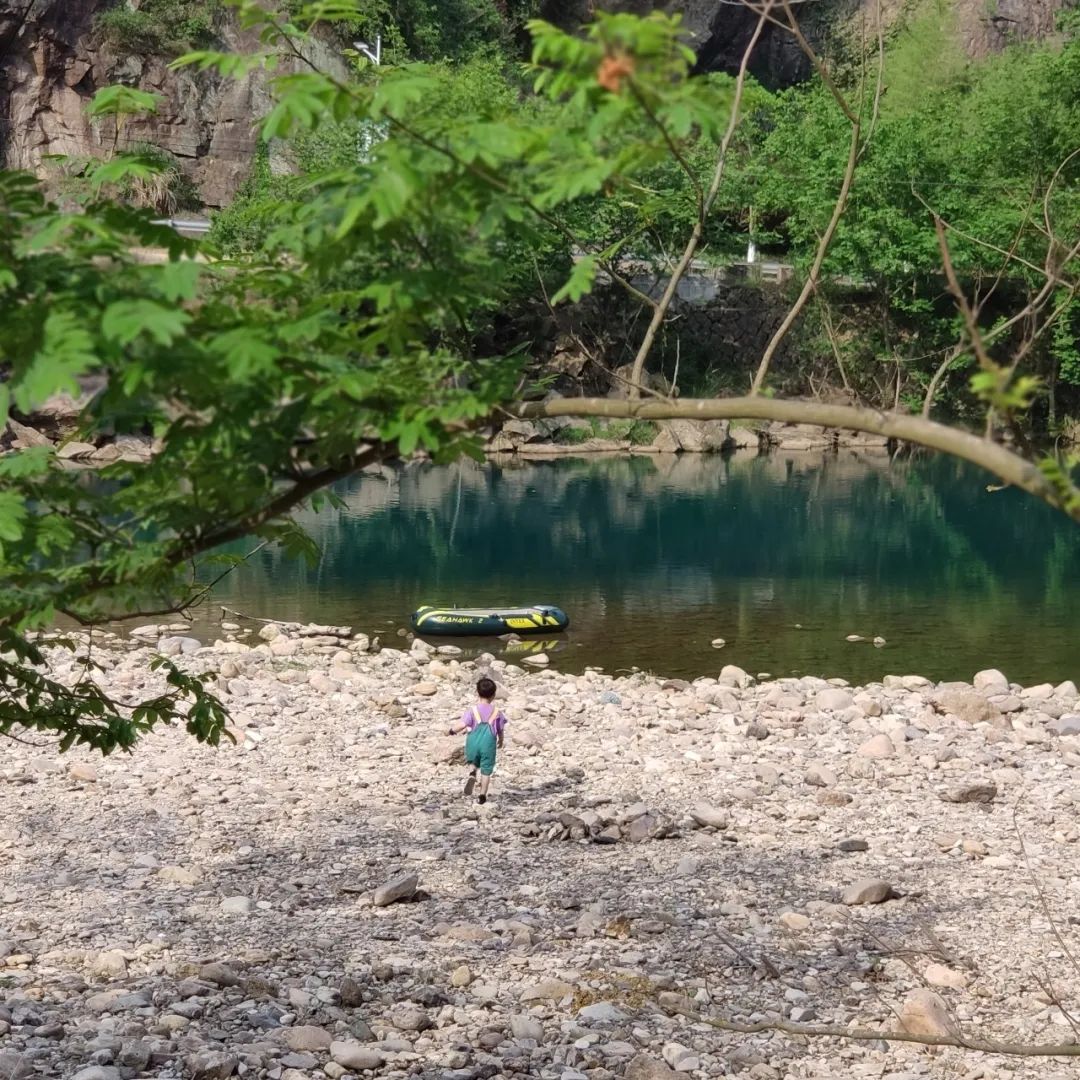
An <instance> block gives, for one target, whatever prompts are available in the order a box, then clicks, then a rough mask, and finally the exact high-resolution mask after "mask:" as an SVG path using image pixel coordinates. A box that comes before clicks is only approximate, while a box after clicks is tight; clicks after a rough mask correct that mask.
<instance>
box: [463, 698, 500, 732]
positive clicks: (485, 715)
mask: <svg viewBox="0 0 1080 1080" xmlns="http://www.w3.org/2000/svg"><path fill="white" fill-rule="evenodd" d="M473 710H476V711H477V712H479V713H480V722H481V723H482V724H490V725H491V730H492V731H494V732H495V734H496V735H501V734H502V733H503V730H504V729H505V728H506V717H505V716H503V714H502V713H501V712H500V711H499V710H498V709H497V708H496V707H495V706H494V705H492V704H490V703H489V702H486V701H481V702H479V703H477V704H476V705H470V706H469V708H467V709H466V710H465V711H464V712H463V713H462V714H461V722H462V723H463V724H464V725H465V730H466V731H472V729H473V728H474V727H476V712H474V711H473Z"/></svg>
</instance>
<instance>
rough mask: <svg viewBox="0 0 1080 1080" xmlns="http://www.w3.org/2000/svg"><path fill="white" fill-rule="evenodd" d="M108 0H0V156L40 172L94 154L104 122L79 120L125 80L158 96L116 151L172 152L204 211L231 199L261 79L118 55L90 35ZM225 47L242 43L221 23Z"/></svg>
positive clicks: (102, 141) (261, 101)
mask: <svg viewBox="0 0 1080 1080" xmlns="http://www.w3.org/2000/svg"><path fill="white" fill-rule="evenodd" d="M106 6H107V2H106V0H0V118H2V120H0V134H2V135H3V139H2V140H0V160H2V162H3V164H4V166H5V167H7V168H15V169H30V170H38V169H40V166H41V162H42V159H43V158H44V157H45V156H46V155H49V154H70V155H74V156H79V155H88V154H96V153H99V152H101V151H102V150H103V149H106V148H109V147H111V146H112V145H113V138H114V132H113V129H112V126H111V125H106V126H96V125H93V124H91V122H90V121H89V120H88V119H87V117H86V105H87V103H88V102H89V100H90V98H91V97H92V96H93V94H94V92H95V91H96V90H98V89H100V88H101V87H103V86H107V85H109V84H111V83H116V82H122V83H126V84H129V85H134V86H138V87H140V88H142V89H145V90H152V91H154V92H155V93H158V94H160V95H161V96H162V103H161V106H160V108H159V110H158V113H157V115H155V116H154V117H152V118H148V119H146V120H133V121H131V122H129V123H128V124H127V125H125V127H124V130H123V132H122V135H121V140H120V142H121V145H124V144H127V145H130V144H132V143H139V142H146V143H152V144H154V145H155V146H159V147H161V148H162V149H165V150H168V151H169V152H170V153H172V154H173V155H175V156H176V158H177V159H178V161H179V162H180V164H181V166H182V167H183V169H184V171H185V172H186V173H188V175H190V177H191V178H192V179H193V180H194V181H195V183H196V185H197V186H198V188H199V191H200V193H201V195H202V198H203V200H204V202H205V203H206V204H207V205H208V206H221V205H223V204H225V203H226V202H228V201H229V200H230V199H231V198H232V196H233V194H234V193H235V191H236V188H237V186H238V185H239V184H240V182H241V181H242V180H243V179H244V178H245V177H246V176H247V175H248V172H249V170H250V167H251V158H252V154H253V153H254V150H255V138H254V135H253V133H252V122H253V121H254V120H255V119H257V118H258V117H259V116H260V115H261V114H262V113H263V112H264V111H265V109H266V105H267V98H266V93H265V90H264V89H263V86H262V84H261V81H260V80H259V79H258V78H255V77H253V78H249V79H245V80H241V81H238V82H237V81H232V80H229V81H222V80H219V79H217V78H215V77H214V76H208V75H194V74H191V73H187V72H179V73H177V72H171V71H169V70H168V67H167V62H166V60H165V59H164V58H162V57H147V56H118V55H116V54H115V53H114V52H112V51H110V50H109V49H108V47H106V46H105V45H104V44H103V43H102V42H101V41H100V39H99V37H98V36H97V35H96V34H95V33H94V18H95V16H96V15H97V14H98V13H99V12H100V11H101V10H102V9H103V8H104V7H106ZM223 34H224V37H225V42H226V45H227V46H233V47H238V46H240V45H242V44H243V41H242V39H241V38H240V37H239V36H238V35H236V34H235V33H233V32H232V31H231V30H230V29H229V28H228V27H226V28H225V29H224V31H223Z"/></svg>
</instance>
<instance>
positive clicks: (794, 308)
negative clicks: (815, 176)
mask: <svg viewBox="0 0 1080 1080" xmlns="http://www.w3.org/2000/svg"><path fill="white" fill-rule="evenodd" d="M861 130H862V125H861V124H860V122H859V120H858V119H856V120H854V121H853V122H852V125H851V145H850V147H849V149H848V160H847V166H846V167H845V169H844V180H843V183H842V184H841V185H840V194H839V195H838V196H837V197H836V204H835V205H834V206H833V212H832V217H831V218H830V219H829V224H828V226H827V227H826V229H825V232H824V233H823V234H822V237H821V240H820V241H819V242H818V246H817V252H816V253H815V255H814V261H813V263H812V264H811V266H810V273H809V274H807V276H806V281H805V282H804V283H803V287H802V290H801V291H800V293H799V295H798V298H797V299H796V301H795V303H794V304H792V305H791V309H790V310H789V311H788V313H787V315H785V316H784V321H783V322H782V323H781V324H780V325H779V326H778V327H777V328H776V333H774V334H773V336H772V337H771V338H770V339H769V344H768V345H766V346H765V352H764V353H762V356H761V363H760V364H758V368H757V371H756V373H755V374H754V381H753V383H751V385H750V393H751V394H757V393H759V392H760V390H761V387H762V384H763V383H764V382H765V376H766V375H768V373H769V366H770V365H771V364H772V361H773V357H774V356H776V353H777V350H778V349H779V348H780V345H781V343H782V342H783V340H784V338H785V337H787V335H788V331H790V330H791V328H792V327H793V326H794V325H795V320H796V319H798V317H799V316H800V315H801V314H802V310H803V308H804V307H806V302H807V301H808V300H809V299H810V296H811V295H812V294H813V292H814V290H815V289H816V288H817V283H818V278H819V277H820V276H821V267H822V265H823V264H824V262H825V256H826V255H827V254H828V253H829V245H830V244H831V243H832V239H833V237H834V236H835V235H836V230H837V227H838V226H839V224H840V218H841V217H843V214H844V211H845V210H846V209H847V202H848V196H849V195H850V193H851V184H852V182H853V181H854V179H855V167H856V166H857V165H858V164H859V136H860V132H861Z"/></svg>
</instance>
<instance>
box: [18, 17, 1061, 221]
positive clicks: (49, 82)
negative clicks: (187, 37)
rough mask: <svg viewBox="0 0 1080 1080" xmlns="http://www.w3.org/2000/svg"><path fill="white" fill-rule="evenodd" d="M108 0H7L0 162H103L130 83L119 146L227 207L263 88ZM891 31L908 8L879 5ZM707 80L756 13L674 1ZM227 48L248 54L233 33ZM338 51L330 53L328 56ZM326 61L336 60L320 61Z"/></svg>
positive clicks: (993, 39)
mask: <svg viewBox="0 0 1080 1080" xmlns="http://www.w3.org/2000/svg"><path fill="white" fill-rule="evenodd" d="M660 2H661V0H549V2H548V3H547V4H546V5H545V7H544V11H543V13H544V15H545V16H546V17H548V18H550V19H553V20H555V21H557V22H559V23H560V24H562V25H564V26H574V25H577V24H579V23H581V22H582V21H584V20H585V19H587V18H588V17H589V15H590V14H591V13H592V12H593V11H594V10H595V9H597V8H601V7H606V8H618V9H621V10H631V11H637V12H645V11H648V10H650V9H651V8H653V7H654V6H657V4H659V3H660ZM878 2H879V0H816V2H814V3H812V4H806V5H805V6H803V7H802V8H801V9H800V17H801V18H802V19H803V21H804V28H805V30H806V33H807V35H808V36H809V37H810V38H811V40H813V41H814V42H815V44H818V45H825V44H826V43H827V42H828V40H829V38H830V35H833V34H836V33H843V32H844V30H845V27H851V26H854V25H855V24H856V22H857V20H858V19H859V18H860V16H861V15H862V14H867V13H870V14H872V13H873V12H874V11H875V10H876V8H877V4H878ZM948 2H949V4H950V5H951V6H952V8H953V9H954V10H955V12H956V24H957V29H958V33H959V34H960V38H961V41H962V43H963V45H964V47H965V49H966V50H967V51H968V52H969V53H970V54H971V55H972V56H979V55H985V54H986V53H988V52H991V51H993V50H995V49H999V48H1001V47H1002V46H1003V45H1005V44H1006V43H1008V42H1009V41H1014V40H1018V39H1030V38H1037V37H1040V36H1044V35H1046V34H1048V33H1050V32H1051V31H1052V29H1053V25H1054V18H1055V16H1056V14H1057V12H1058V11H1060V10H1061V9H1062V8H1064V7H1068V6H1070V5H1072V4H1074V3H1075V0H994V3H993V4H989V3H987V0H948ZM108 3H109V0H0V163H2V164H3V165H5V166H6V167H8V168H21V169H30V170H40V168H41V163H42V160H43V159H44V158H45V157H47V156H48V155H52V154H69V155H73V156H80V155H88V154H94V153H99V152H101V151H102V150H103V149H106V148H109V147H111V146H112V143H113V137H114V133H113V131H112V129H111V127H105V128H97V127H95V126H94V125H92V124H91V123H90V122H89V120H88V119H87V118H86V114H85V109H86V104H87V102H88V101H89V100H90V98H91V96H92V95H93V93H94V92H95V91H96V90H98V89H100V88H101V87H102V86H107V85H109V84H110V83H114V82H123V83H127V84H130V85H135V86H139V87H140V88H142V89H146V90H152V91H154V92H156V93H158V94H160V95H161V96H162V99H163V100H162V104H161V107H160V109H159V112H158V114H157V115H156V116H155V117H153V118H150V119H147V120H139V121H132V122H130V123H129V124H128V125H126V127H125V129H124V131H123V134H122V143H126V144H131V143H138V142H148V143H152V144H154V145H156V146H159V147H161V148H163V149H165V150H168V151H169V152H170V153H172V154H173V155H175V156H176V158H177V159H178V161H179V163H180V165H181V167H182V168H183V170H184V171H185V172H186V173H187V174H188V175H189V176H190V177H191V179H192V180H193V181H194V182H195V184H196V186H197V188H198V190H199V192H200V194H201V197H202V199H203V201H204V202H205V203H206V205H207V206H211V207H215V206H222V205H224V204H226V203H227V202H229V200H230V199H231V198H232V197H233V195H234V194H235V192H236V189H237V187H238V186H239V184H240V183H241V182H242V181H243V179H244V178H245V177H246V176H247V175H248V172H249V170H250V167H251V159H252V155H253V153H254V151H255V146H256V141H255V138H254V136H253V133H252V123H253V121H254V120H256V119H257V118H258V117H259V116H260V115H261V114H262V113H263V112H264V111H265V109H266V106H267V103H268V101H267V95H266V91H265V88H264V86H263V83H262V81H261V79H260V78H259V77H258V76H252V77H250V78H248V79H244V80H241V81H239V82H236V81H232V80H228V81H222V80H219V79H217V78H215V77H213V76H209V75H194V74H192V73H189V72H180V73H177V72H171V71H169V70H168V67H167V64H166V61H165V59H164V58H162V57H152V56H121V55H117V54H116V53H115V52H113V51H111V50H110V49H109V48H108V47H107V46H106V45H105V44H104V43H103V42H102V41H101V40H100V37H99V36H98V35H96V34H95V32H94V19H95V17H96V16H97V15H98V13H99V12H100V11H101V10H102V9H103V8H105V7H106V6H107V5H108ZM880 3H881V10H882V12H883V15H884V17H885V19H886V21H887V24H888V25H890V26H891V25H894V24H895V21H896V19H898V18H899V17H900V16H901V15H902V13H903V11H904V10H905V8H906V7H907V4H906V0H880ZM667 6H668V8H669V9H670V10H676V11H679V12H681V13H682V15H683V18H684V21H685V24H686V27H687V31H688V35H689V38H690V40H691V42H692V44H693V46H694V48H695V49H696V50H697V52H698V57H699V60H698V66H699V69H700V70H703V71H734V70H735V69H736V68H737V67H738V64H739V61H740V59H741V57H742V53H743V50H744V49H745V47H746V44H747V42H748V41H749V39H750V35H751V34H752V32H753V27H754V24H755V16H754V14H753V13H752V12H751V11H749V10H748V9H746V8H743V7H741V6H739V5H738V4H736V3H733V2H732V0H681V2H679V0H676V2H674V3H670V4H668V5H667ZM222 36H223V40H224V44H225V47H227V48H229V47H232V48H242V47H243V46H244V45H245V44H247V43H246V42H245V41H244V39H243V37H242V36H241V35H239V34H238V33H236V31H235V30H233V29H231V28H230V27H229V26H227V25H226V26H225V27H224V28H223V30H222ZM327 52H328V53H332V51H331V50H327ZM327 58H329V59H331V60H333V56H332V55H330V56H329V57H323V58H322V59H327ZM752 69H753V73H754V75H755V76H756V77H757V78H758V79H759V80H760V81H761V82H763V83H765V84H766V85H768V86H774V87H776V86H786V85H790V84H792V83H794V82H798V81H799V80H801V79H803V78H805V77H806V76H807V74H808V69H807V64H806V60H805V58H804V57H803V56H802V54H801V53H800V52H799V50H798V47H797V46H796V45H795V44H794V42H793V41H792V39H791V37H790V35H789V34H786V33H785V32H784V31H782V30H780V29H779V28H777V27H773V26H770V27H767V28H766V30H765V32H764V34H763V35H762V39H761V41H760V43H759V45H758V48H757V50H756V56H755V60H754V63H753V65H752Z"/></svg>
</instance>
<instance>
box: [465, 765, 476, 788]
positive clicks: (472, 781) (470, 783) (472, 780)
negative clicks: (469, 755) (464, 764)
mask: <svg viewBox="0 0 1080 1080" xmlns="http://www.w3.org/2000/svg"><path fill="white" fill-rule="evenodd" d="M475 787H476V766H475V765H473V766H472V767H471V768H470V769H469V779H468V780H466V781H465V794H466V795H471V794H472V793H473V790H474V788H475Z"/></svg>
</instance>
